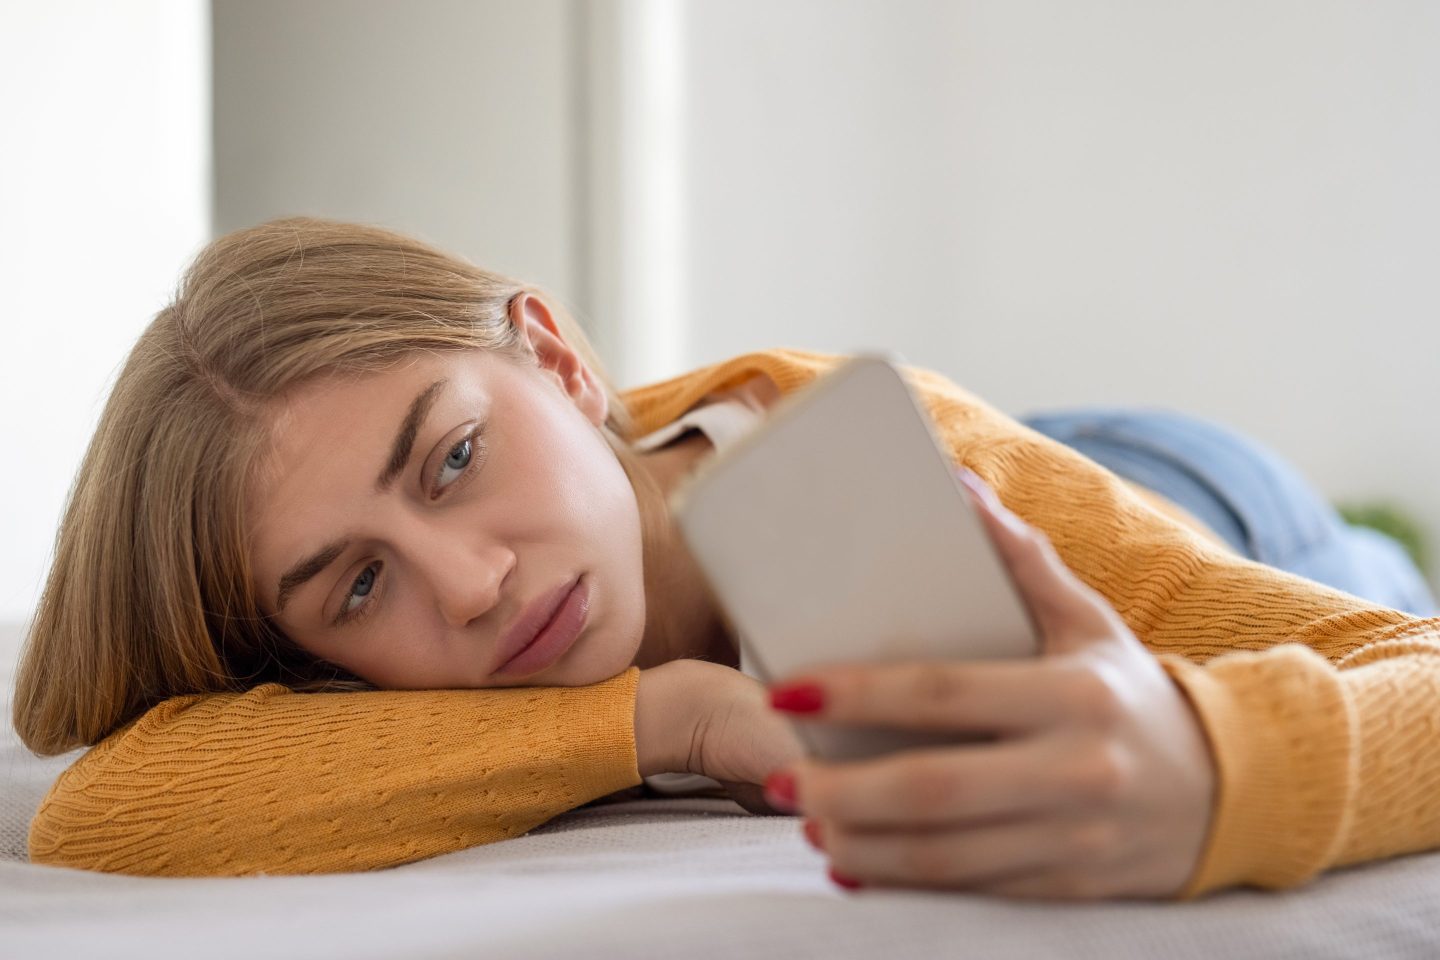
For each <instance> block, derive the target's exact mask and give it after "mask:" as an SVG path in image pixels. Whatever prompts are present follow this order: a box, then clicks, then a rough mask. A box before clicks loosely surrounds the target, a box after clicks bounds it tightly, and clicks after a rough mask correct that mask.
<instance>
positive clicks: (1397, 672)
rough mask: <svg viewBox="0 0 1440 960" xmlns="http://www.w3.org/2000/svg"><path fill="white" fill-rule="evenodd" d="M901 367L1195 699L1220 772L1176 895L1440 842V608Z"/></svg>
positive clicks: (957, 444) (1284, 880)
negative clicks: (1189, 516)
mask: <svg viewBox="0 0 1440 960" xmlns="http://www.w3.org/2000/svg"><path fill="white" fill-rule="evenodd" d="M907 369H908V370H909V372H910V376H911V377H912V379H911V382H912V384H914V385H915V386H916V388H917V392H918V393H919V394H920V395H921V397H922V399H923V400H924V403H925V405H926V407H927V409H928V411H929V412H930V414H931V416H932V417H933V418H934V420H935V422H936V425H937V427H938V428H939V431H940V433H941V434H942V436H943V439H944V440H945V441H946V443H947V444H948V447H949V449H950V450H951V452H952V455H953V459H954V461H955V462H956V463H960V464H964V465H966V466H969V467H970V468H971V469H972V470H974V471H975V472H976V473H978V474H979V475H980V476H981V477H982V478H983V479H984V480H985V482H986V483H988V484H989V485H990V486H991V487H992V488H993V489H994V490H995V491H996V493H997V494H998V495H999V497H1000V499H1001V501H1002V502H1003V503H1004V504H1005V505H1006V506H1007V507H1009V508H1010V509H1012V510H1013V511H1014V512H1015V513H1017V514H1018V515H1019V516H1020V517H1021V518H1022V519H1024V520H1025V521H1026V522H1028V523H1031V524H1033V525H1034V526H1036V527H1038V528H1040V529H1041V530H1043V531H1044V532H1045V533H1046V534H1047V536H1049V538H1050V539H1051V541H1052V542H1053V543H1054V545H1055V548H1056V550H1057V552H1058V553H1059V554H1060V556H1061V558H1062V559H1063V560H1064V561H1065V563H1066V565H1067V566H1068V567H1069V568H1070V569H1071V570H1073V571H1074V572H1075V573H1076V574H1077V575H1078V576H1079V577H1080V578H1081V579H1082V580H1084V581H1085V582H1086V583H1087V584H1089V585H1090V586H1091V587H1093V588H1095V589H1096V590H1097V591H1099V592H1100V593H1101V594H1102V595H1103V596H1104V597H1105V598H1106V599H1107V600H1108V601H1109V602H1110V603H1111V605H1113V606H1114V608H1115V609H1116V611H1117V612H1119V613H1120V615H1121V616H1122V617H1123V618H1124V620H1125V622H1126V623H1127V625H1129V627H1130V628H1131V629H1132V630H1133V631H1134V632H1135V634H1136V636H1138V637H1139V638H1140V640H1141V641H1142V642H1144V643H1145V644H1146V646H1147V647H1148V648H1149V649H1150V650H1151V652H1152V653H1154V654H1155V655H1156V656H1157V658H1158V659H1159V661H1160V662H1161V664H1162V666H1164V667H1165V669H1166V671H1167V673H1169V675H1170V676H1171V678H1172V679H1173V680H1174V681H1175V682H1176V683H1177V684H1178V685H1179V686H1180V687H1181V688H1182V689H1183V690H1184V692H1185V693H1186V695H1187V696H1188V697H1189V698H1190V700H1191V702H1192V703H1193V704H1194V705H1195V707H1196V710H1197V712H1198V714H1199V715H1200V717H1201V719H1202V721H1203V723H1204V726H1205V731H1206V735H1207V737H1208V740H1209V743H1210V747H1211V749H1212V751H1213V753H1214V756H1215V759H1216V764H1217V768H1218V771H1219V778H1220V783H1219V790H1218V797H1217V806H1216V810H1215V816H1214V819H1213V821H1212V822H1213V826H1212V829H1211V834H1210V837H1209V838H1208V841H1207V845H1206V850H1205V852H1204V854H1203V856H1202V858H1201V861H1200V865H1199V867H1198V868H1197V870H1196V872H1195V874H1194V876H1192V877H1191V878H1190V881H1189V883H1187V884H1186V889H1185V890H1184V891H1183V892H1182V894H1181V896H1182V898H1186V899H1188V898H1191V897H1194V896H1197V895H1199V894H1201V893H1204V892H1207V891H1209V890H1214V889H1218V888H1221V887H1226V886H1231V885H1235V884H1253V885H1257V886H1264V887H1285V886H1293V885H1296V884H1299V883H1303V882H1304V881H1306V880H1308V879H1309V878H1310V877H1312V876H1314V875H1315V874H1316V873H1318V872H1320V871H1322V870H1325V869H1328V868H1331V867H1336V866H1343V865H1346V864H1350V863H1356V862H1360V861H1364V860H1372V859H1377V858H1381V857H1388V856H1394V855H1397V854H1401V853H1408V852H1414V851H1419V850H1428V849H1433V848H1436V847H1440V736H1437V735H1436V733H1435V731H1436V727H1437V721H1440V619H1428V620H1422V619H1419V618H1416V617H1413V616H1410V615H1407V614H1405V613H1402V612H1399V611H1396V610H1391V609H1387V608H1384V607H1378V606H1375V605H1374V604H1371V603H1369V602H1367V601H1365V600H1362V599H1360V598H1358V597H1354V596H1351V595H1349V594H1346V593H1342V592H1340V591H1337V590H1333V589H1331V588H1329V587H1326V586H1324V585H1322V584H1319V583H1316V582H1314V581H1311V580H1307V579H1305V578H1302V577H1298V576H1295V575H1292V574H1289V573H1286V572H1284V571H1281V570H1278V569H1276V568H1273V567H1270V566H1266V565H1264V564H1260V563H1256V562H1254V561H1251V560H1248V559H1246V558H1243V557H1241V556H1239V555H1238V554H1236V553H1234V552H1233V551H1230V550H1228V549H1226V548H1223V547H1221V546H1219V545H1217V544H1215V543H1214V542H1213V541H1212V540H1210V539H1208V538H1206V537H1203V536H1201V535H1200V534H1199V533H1197V532H1195V531H1194V530H1193V529H1191V528H1188V527H1186V526H1183V525H1182V524H1180V523H1178V522H1176V521H1175V519H1174V518H1172V517H1169V516H1166V515H1164V514H1162V513H1160V512H1158V511H1157V510H1155V509H1154V508H1153V507H1152V506H1151V505H1150V504H1148V503H1146V502H1144V501H1143V500H1142V499H1141V498H1139V497H1137V496H1136V495H1135V494H1134V492H1133V490H1132V489H1130V488H1129V487H1128V485H1127V484H1125V483H1124V482H1123V481H1122V480H1121V479H1120V478H1119V477H1117V476H1115V475H1114V474H1113V473H1111V472H1110V471H1108V470H1106V469H1105V468H1103V467H1101V466H1100V465H1099V464H1096V463H1095V462H1094V461H1091V460H1089V459H1088V458H1086V457H1084V456H1082V455H1081V454H1079V453H1078V452H1076V451H1074V450H1072V449H1070V448H1069V447H1066V446H1065V445H1063V444H1061V443H1058V442H1056V441H1053V440H1051V439H1050V438H1048V437H1045V436H1043V435H1041V434H1039V433H1037V432H1036V431H1033V430H1030V429H1029V428H1027V427H1025V426H1023V425H1022V424H1019V423H1017V422H1016V421H1014V420H1012V419H1011V418H1009V417H1006V416H1005V415H1004V414H1002V413H1000V412H999V411H997V410H995V409H994V408H992V407H990V406H989V405H988V404H986V403H984V402H983V401H981V400H979V399H978V398H976V397H974V396H973V395H971V394H969V393H968V392H966V391H964V390H963V389H961V388H960V387H958V386H956V385H955V384H953V383H951V382H950V381H949V380H948V379H946V378H944V377H943V376H941V375H939V374H936V373H934V372H931V371H926V370H923V369H918V368H907Z"/></svg>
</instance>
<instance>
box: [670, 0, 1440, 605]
mask: <svg viewBox="0 0 1440 960" xmlns="http://www.w3.org/2000/svg"><path fill="white" fill-rule="evenodd" d="M685 9H686V22H685V25H684V36H685V49H684V59H683V62H684V63H685V65H686V76H685V79H684V83H685V85H686V88H687V90H688V98H687V101H686V103H687V106H688V110H687V113H686V116H685V121H684V134H683V135H684V140H685V150H684V153H685V156H686V157H687V158H688V165H687V168H686V218H685V224H686V234H685V237H684V245H685V247H686V249H687V251H688V253H687V258H686V261H685V264H684V270H685V274H686V275H687V277H688V278H689V284H688V286H687V288H686V291H685V316H686V318H687V322H688V331H687V337H688V339H687V344H686V349H685V353H684V355H683V356H680V357H677V358H676V364H675V366H676V370H678V369H683V368H684V367H686V366H689V365H693V364H696V363H700V362H706V361H710V360H713V359H714V358H716V357H720V356H726V355H730V354H734V353H739V352H742V351H745V350H749V349H754V348H756V347H762V346H768V345H772V344H789V345H795V346H804V347H809V348H813V349H822V350H834V351H838V352H845V351H851V350H854V349H858V348H862V347H867V346H884V347H889V348H893V349H896V350H898V351H900V352H901V353H902V355H903V356H904V357H905V358H906V359H907V360H908V361H909V362H911V363H916V364H920V365H923V366H928V367H932V368H934V369H938V370H940V371H942V372H944V373H945V374H947V375H949V376H951V377H952V378H953V379H955V380H956V381H957V382H959V383H961V384H962V385H965V386H967V387H969V388H971V389H973V390H975V391H976V392H978V393H979V394H980V395H982V396H984V397H986V398H987V399H989V400H990V401H992V402H994V403H996V404H997V405H999V406H1000V407H1001V408H1002V409H1005V410H1007V411H1008V412H1010V413H1012V414H1019V413H1023V412H1026V411H1029V410H1033V409H1037V408H1041V407H1046V406H1052V405H1068V404H1079V403H1087V402H1116V403H1146V404H1158V405H1168V406H1173V407H1178V408H1180V409H1182V410H1188V411H1192V412H1195V413H1199V414H1203V415H1207V416H1213V417H1216V418H1219V419H1221V420H1222V421H1225V422H1227V423H1230V424H1233V425H1234V426H1237V427H1239V428H1241V429H1243V430H1246V431H1248V432H1250V433H1251V434H1253V435H1255V436H1257V437H1258V438H1260V439H1261V440H1262V441H1264V442H1266V443H1268V444H1270V445H1271V446H1273V447H1275V448H1277V449H1278V450H1279V451H1280V452H1281V453H1282V454H1284V455H1286V456H1287V457H1289V458H1290V459H1291V460H1293V461H1294V462H1296V463H1297V464H1298V465H1299V467H1300V468H1301V470H1302V471H1303V472H1304V473H1306V474H1307V475H1308V476H1310V477H1311V478H1312V479H1314V480H1315V481H1316V483H1317V485H1318V486H1319V487H1320V488H1321V490H1322V492H1323V493H1325V494H1326V495H1328V496H1331V497H1350V496H1354V497H1371V496H1377V497H1378V496H1384V497H1393V498H1395V499H1397V500H1398V501H1399V502H1401V503H1402V504H1404V505H1406V506H1408V507H1409V508H1411V509H1412V510H1413V511H1415V512H1417V513H1418V514H1420V515H1422V516H1423V518H1424V520H1425V521H1426V522H1427V523H1428V526H1429V534H1430V537H1431V540H1432V544H1433V545H1434V546H1435V547H1436V548H1437V549H1440V427H1437V426H1436V421H1437V417H1440V322H1437V320H1440V282H1437V278H1440V269H1437V266H1436V265H1437V263H1440V229H1437V227H1436V224H1437V223H1440V178H1437V176H1436V174H1435V171H1436V170H1440V4H1435V3H1432V2H1429V0H1343V2H1342V0H1294V2H1279V0H1268V2H1263V3H1255V2H1252V0H1239V2H1237V0H1224V2H1216V0H1207V2H1184V3H1182V2H1171V3H1150V2H1142V0H1133V2H1120V0H1094V2H1087V3H1072V2H1069V0H986V2H958V0H899V2H889V3H873V2H867V0H724V2H721V0H703V2H695V3H690V4H688V5H687V6H686V8H685ZM669 372H674V371H666V373H667V374H668V373H669ZM1436 583H1437V587H1440V576H1437V581H1436Z"/></svg>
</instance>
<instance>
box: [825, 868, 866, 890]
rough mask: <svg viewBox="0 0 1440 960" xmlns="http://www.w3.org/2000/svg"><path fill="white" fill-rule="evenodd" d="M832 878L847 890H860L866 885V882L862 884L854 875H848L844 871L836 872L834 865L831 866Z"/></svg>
mask: <svg viewBox="0 0 1440 960" xmlns="http://www.w3.org/2000/svg"><path fill="white" fill-rule="evenodd" d="M830 879H831V880H833V881H835V882H836V883H838V884H839V885H840V886H842V887H844V888H845V889H846V890H858V889H859V888H860V887H862V886H864V884H862V883H861V882H860V881H859V880H856V879H855V878H854V877H847V876H845V874H843V873H836V872H835V868H834V867H831V868H830Z"/></svg>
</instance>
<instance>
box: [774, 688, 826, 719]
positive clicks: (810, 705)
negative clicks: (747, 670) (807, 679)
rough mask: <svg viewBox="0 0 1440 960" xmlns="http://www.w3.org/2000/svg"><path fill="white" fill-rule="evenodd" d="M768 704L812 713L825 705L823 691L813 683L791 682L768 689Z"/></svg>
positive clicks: (795, 711) (796, 711) (790, 710)
mask: <svg viewBox="0 0 1440 960" xmlns="http://www.w3.org/2000/svg"><path fill="white" fill-rule="evenodd" d="M770 706H772V707H774V708H775V709H776V710H785V711H788V712H790V713H814V712H815V711H817V710H819V709H820V708H822V707H823V706H825V691H824V690H821V689H820V688H819V687H818V686H816V685H815V684H813V683H792V684H785V685H782V686H778V687H772V688H771V689H770Z"/></svg>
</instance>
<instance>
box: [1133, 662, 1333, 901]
mask: <svg viewBox="0 0 1440 960" xmlns="http://www.w3.org/2000/svg"><path fill="white" fill-rule="evenodd" d="M1156 659H1157V660H1159V661H1160V665H1161V666H1162V667H1163V668H1164V669H1165V672H1166V673H1167V674H1169V676H1170V678H1171V679H1172V680H1173V681H1174V682H1175V683H1176V684H1177V685H1178V686H1179V687H1180V688H1181V689H1182V690H1183V691H1184V692H1185V694H1186V696H1188V697H1189V699H1190V702H1191V704H1192V705H1193V706H1194V708H1195V711H1196V714H1197V715H1198V717H1199V720H1200V723H1201V724H1202V726H1203V727H1204V729H1205V734H1206V737H1207V739H1208V741H1209V744H1210V750H1211V755H1212V756H1213V758H1214V760H1215V767H1216V788H1217V789H1216V800H1215V809H1214V810H1213V812H1212V816H1211V821H1210V833H1209V836H1208V838H1207V840H1206V843H1205V849H1204V851H1203V852H1202V853H1201V855H1200V860H1199V862H1198V863H1197V864H1196V868H1195V871H1194V872H1193V873H1192V874H1191V876H1190V878H1189V879H1188V880H1187V881H1186V882H1185V885H1184V886H1183V887H1182V888H1181V889H1180V890H1179V891H1178V892H1177V893H1176V894H1175V895H1174V899H1177V900H1191V899H1194V898H1196V897H1198V896H1201V895H1202V894H1205V893H1209V892H1210V891H1213V890H1218V889H1221V888H1224V887H1230V886H1236V885H1242V884H1248V885H1252V886H1258V887H1270V888H1281V887H1290V886H1296V885H1299V884H1301V883H1304V882H1305V881H1307V880H1309V879H1310V878H1311V877H1313V876H1314V875H1315V874H1317V873H1319V872H1320V871H1321V870H1323V869H1325V868H1326V867H1327V866H1328V865H1330V864H1331V863H1333V862H1334V860H1335V858H1336V856H1337V855H1338V851H1339V850H1340V849H1341V846H1342V844H1343V842H1344V838H1345V834H1346V832H1347V831H1348V830H1349V818H1350V811H1351V809H1352V803H1351V793H1352V791H1353V790H1354V788H1355V781H1356V776H1355V770H1354V760H1353V757H1354V754H1355V750H1354V747H1355V746H1357V745H1358V744H1357V740H1358V735H1357V734H1356V733H1355V721H1354V717H1353V713H1354V711H1353V708H1352V707H1351V705H1350V702H1349V698H1348V697H1347V696H1346V693H1345V689H1344V685H1343V684H1342V683H1341V682H1340V678H1339V676H1338V674H1337V672H1336V670H1335V669H1334V668H1333V667H1332V666H1331V665H1330V664H1329V662H1328V661H1327V660H1325V658H1324V657H1322V656H1321V655H1320V654H1318V653H1316V652H1315V651H1314V650H1312V649H1310V648H1309V647H1306V646H1304V645H1302V644H1298V643H1287V644H1281V645H1279V646H1275V647H1271V648H1269V649H1267V650H1265V651H1262V652H1251V651H1241V652H1235V653H1229V654H1225V655H1222V656H1219V657H1216V658H1214V659H1213V660H1210V661H1209V662H1208V663H1206V664H1204V665H1203V666H1202V665H1200V664H1196V663H1192V662H1191V661H1189V660H1187V659H1185V658H1184V657H1182V656H1179V655H1176V654H1168V653H1167V654H1158V655H1157V657H1156Z"/></svg>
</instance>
